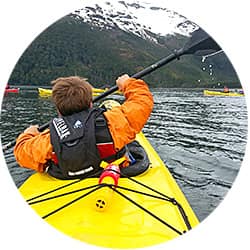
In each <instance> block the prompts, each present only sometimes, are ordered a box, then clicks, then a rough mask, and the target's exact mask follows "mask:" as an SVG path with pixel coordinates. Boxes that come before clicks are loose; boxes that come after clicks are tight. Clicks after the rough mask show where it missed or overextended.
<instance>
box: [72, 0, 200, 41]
mask: <svg viewBox="0 0 250 250" xmlns="http://www.w3.org/2000/svg"><path fill="white" fill-rule="evenodd" d="M150 1H151V2H150ZM164 2H165V1H163V3H164ZM163 3H162V4H161V6H160V5H159V4H156V2H155V1H153V0H147V2H145V1H135V0H126V1H123V0H85V1H83V8H82V9H79V10H76V11H75V12H74V13H73V14H74V15H75V17H76V18H79V19H83V20H84V22H87V23H89V24H91V25H94V26H98V27H99V28H100V29H114V28H119V29H121V30H124V31H126V32H131V33H133V34H135V35H137V36H140V37H142V38H144V39H149V40H152V41H155V42H157V39H155V35H157V36H166V35H174V34H181V35H184V36H189V35H190V33H191V32H193V31H194V30H195V29H197V27H198V26H197V25H196V24H194V23H193V22H191V21H189V20H187V19H186V18H185V17H184V16H181V15H179V14H178V13H176V12H174V11H172V10H169V9H167V7H165V6H163ZM165 5H166V3H165Z"/></svg>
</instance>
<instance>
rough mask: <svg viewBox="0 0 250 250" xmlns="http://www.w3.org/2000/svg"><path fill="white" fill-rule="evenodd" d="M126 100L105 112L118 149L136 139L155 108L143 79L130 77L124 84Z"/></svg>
mask: <svg viewBox="0 0 250 250" xmlns="http://www.w3.org/2000/svg"><path fill="white" fill-rule="evenodd" d="M122 91H123V93H124V96H125V98H126V101H125V102H124V103H123V104H122V105H121V106H118V107H114V108H113V109H112V110H108V111H106V112H105V113H104V115H105V117H106V119H107V122H108V126H109V130H110V133H111V136H112V138H113V141H114V145H115V148H116V150H120V149H121V148H123V147H124V146H125V145H126V144H128V143H130V142H131V141H133V140H134V139H135V136H136V134H137V133H139V132H140V131H141V130H142V128H143V126H144V125H145V123H146V122H147V120H148V118H149V116H150V113H151V112H152V109H153V104H154V103H153V96H152V94H151V92H150V91H149V88H148V86H147V84H146V83H145V82H144V81H143V80H138V79H134V78H129V79H128V80H127V81H126V82H125V84H124V85H123V90H122Z"/></svg>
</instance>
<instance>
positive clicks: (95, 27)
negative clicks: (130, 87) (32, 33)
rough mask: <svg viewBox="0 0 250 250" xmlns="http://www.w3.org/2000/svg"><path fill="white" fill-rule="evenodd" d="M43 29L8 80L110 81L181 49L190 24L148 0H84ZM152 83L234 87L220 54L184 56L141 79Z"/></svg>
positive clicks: (227, 63)
mask: <svg viewBox="0 0 250 250" xmlns="http://www.w3.org/2000/svg"><path fill="white" fill-rule="evenodd" d="M83 3H84V4H83V7H82V8H81V9H79V10H76V11H74V12H73V13H70V14H69V15H67V16H65V17H63V18H62V19H60V20H58V21H57V22H56V23H54V24H53V25H51V26H50V27H48V28H47V29H46V30H45V31H44V32H43V33H41V34H40V36H39V37H38V38H37V39H36V40H34V41H33V42H32V44H31V45H30V46H29V47H28V49H27V50H26V51H25V52H24V53H23V55H22V56H21V58H20V59H19V61H18V63H17V65H16V67H15V69H14V70H13V72H12V74H11V77H10V79H9V83H10V84H13V85H15V84H22V85H25V84H28V85H46V84H49V83H50V81H51V80H53V79H55V78H57V77H60V76H68V75H81V76H84V77H87V78H88V79H89V81H90V82H91V83H92V84H93V85H94V86H96V87H107V86H111V85H113V84H114V81H115V79H116V77H117V76H118V75H120V74H123V73H128V74H130V75H132V74H134V73H136V72H138V71H140V70H142V69H143V68H145V67H147V66H149V65H151V64H152V63H154V62H156V61H158V60H159V59H160V58H162V57H163V56H166V55H168V54H171V53H172V52H173V51H174V50H175V49H179V48H181V47H182V46H183V45H184V44H185V42H186V41H187V40H188V39H189V36H190V34H191V32H193V31H194V30H195V29H197V28H198V26H197V25H196V24H194V23H193V22H191V21H189V20H187V19H186V18H185V17H183V16H181V15H179V14H178V13H176V12H174V11H171V10H168V9H167V8H166V7H162V6H158V5H156V4H155V2H154V1H153V2H152V3H146V2H141V1H134V0H126V1H106V2H105V1H103V0H95V1H93V0H92V1H87V0H85V1H84V2H83ZM144 79H145V80H146V81H147V82H148V84H149V85H150V86H154V87H204V86H211V87H214V86H216V84H217V82H220V83H222V84H223V83H224V82H225V83H226V84H227V85H229V86H238V85H239V84H240V83H239V80H238V78H237V75H236V73H235V71H234V69H233V67H232V65H231V63H230V61H229V60H228V58H227V57H226V55H225V54H223V53H221V54H219V55H216V56H213V57H209V58H208V59H206V60H205V62H203V61H202V60H201V58H200V57H194V56H184V57H182V58H181V60H178V61H174V62H171V63H170V64H168V65H167V66H165V67H163V68H161V69H159V70H157V72H154V73H152V74H150V75H148V76H146V77H145V78H144Z"/></svg>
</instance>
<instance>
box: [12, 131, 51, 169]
mask: <svg viewBox="0 0 250 250" xmlns="http://www.w3.org/2000/svg"><path fill="white" fill-rule="evenodd" d="M14 155H15V158H16V161H17V162H18V164H19V165H20V166H22V167H25V168H30V169H33V170H36V171H38V172H44V168H45V163H46V162H47V161H48V160H49V159H51V157H52V145H51V143H50V133H49V130H46V131H44V132H42V133H39V134H37V135H34V134H32V133H22V134H20V135H19V136H18V138H17V140H16V145H15V147H14Z"/></svg>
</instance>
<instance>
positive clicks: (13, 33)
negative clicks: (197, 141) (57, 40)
mask: <svg viewBox="0 0 250 250" xmlns="http://www.w3.org/2000/svg"><path fill="white" fill-rule="evenodd" d="M91 1H94V0H91ZM82 2H83V0H71V1H68V0H53V1H51V0H36V1H34V0H22V1H20V0H8V1H1V3H0V30H1V40H0V55H1V57H0V69H1V74H0V83H1V84H0V88H1V89H0V90H1V93H3V89H4V85H5V83H6V82H7V80H8V78H9V76H10V73H11V71H12V69H13V68H14V66H15V63H16V61H17V59H18V58H19V57H20V55H21V54H22V53H23V51H24V50H25V49H26V48H27V47H28V46H29V44H30V43H31V42H32V41H33V40H34V38H35V37H36V36H37V35H38V34H40V33H41V32H42V31H43V30H44V29H45V28H47V27H48V26H49V25H51V24H52V23H53V22H54V21H56V20H58V19H59V18H60V17H62V16H64V15H66V14H68V13H70V12H72V11H74V10H76V9H79V8H81V4H82ZM154 2H156V1H154ZM157 2H158V1H157ZM160 2H164V3H166V4H167V5H168V7H169V8H170V9H173V10H176V11H177V12H178V13H180V14H182V15H184V16H185V17H187V18H188V19H190V20H192V21H195V22H196V23H197V24H199V25H200V26H201V27H203V28H204V29H205V30H206V31H207V32H208V33H209V34H211V35H212V36H213V37H214V38H215V40H216V41H217V42H218V43H219V44H220V45H221V47H222V48H223V49H224V50H225V52H226V54H227V56H228V57H229V59H230V61H231V62H232V64H233V65H234V68H235V69H236V72H237V73H238V76H239V78H240V80H241V83H242V85H243V88H244V90H245V92H246V100H247V103H248V107H249V99H250V98H249V95H250V86H249V83H250V74H249V69H248V68H249V63H248V61H249V60H248V58H249V57H250V53H249V50H248V48H249V44H250V38H249V34H248V33H249V27H248V25H249V23H250V20H249V19H250V17H249V13H248V12H249V8H248V1H247V0H246V1H244V0H242V1H228V0H220V1H218V0H210V1H197V0H188V1H185V0H166V1H160ZM150 18H151V17H149V19H150ZM1 96H2V95H1ZM249 157H250V149H249V142H248V144H247V151H246V156H245V158H244V161H243V164H242V167H241V170H240V172H239V175H238V177H237V178H236V181H235V183H234V185H233V188H232V189H231V190H230V191H229V193H228V195H227V196H226V198H225V199H224V201H223V202H222V203H221V204H220V206H219V207H218V208H217V209H216V210H215V211H214V212H213V213H212V214H211V215H210V216H209V217H208V218H207V219H206V220H205V221H204V222H202V223H201V224H200V225H199V226H198V227H197V228H196V229H195V230H193V231H192V232H189V233H188V234H186V235H185V236H183V237H182V238H181V239H180V238H179V239H177V240H174V241H171V242H168V243H166V245H165V244H162V245H159V246H155V247H152V248H147V249H166V248H168V249H171V250H177V249H178V250H179V249H184V248H185V249H192V250H200V249H202V250H210V249H220V248H221V249H227V250H230V249H234V250H235V249H238V248H239V247H240V248H241V246H243V245H244V246H247V245H249V230H248V229H247V228H246V227H245V224H246V225H248V224H249V221H250V217H249V211H250V206H249V202H248V200H249V198H248V197H249V190H250V182H249V178H250V169H249V166H250V164H249V162H250V159H249ZM0 164H1V167H0V192H1V198H2V201H1V206H0V222H1V228H2V229H3V232H2V234H1V241H0V248H1V249H15V250H19V249H26V250H31V249H32V250H33V249H34V247H35V248H36V250H44V249H52V247H56V249H62V250H64V249H65V250H66V249H67V250H68V249H71V250H78V249H79V250H80V249H81V250H82V249H103V248H96V247H93V246H87V245H86V246H84V247H83V243H80V242H78V241H74V240H71V239H68V238H66V237H65V236H64V235H61V234H60V233H59V232H57V231H56V230H54V229H53V228H51V227H49V226H48V225H47V223H41V221H40V220H39V219H38V218H37V215H36V214H35V213H34V211H33V210H32V209H31V208H29V207H28V206H27V205H26V204H25V202H24V200H23V198H22V197H21V196H20V194H19V193H18V191H17V190H16V187H15V186H14V182H13V181H12V179H11V177H10V175H9V173H8V170H7V167H6V164H5V162H4V158H3V155H2V152H0ZM238 209H240V210H238ZM239 244H240V245H239ZM241 249H243V248H241Z"/></svg>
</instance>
